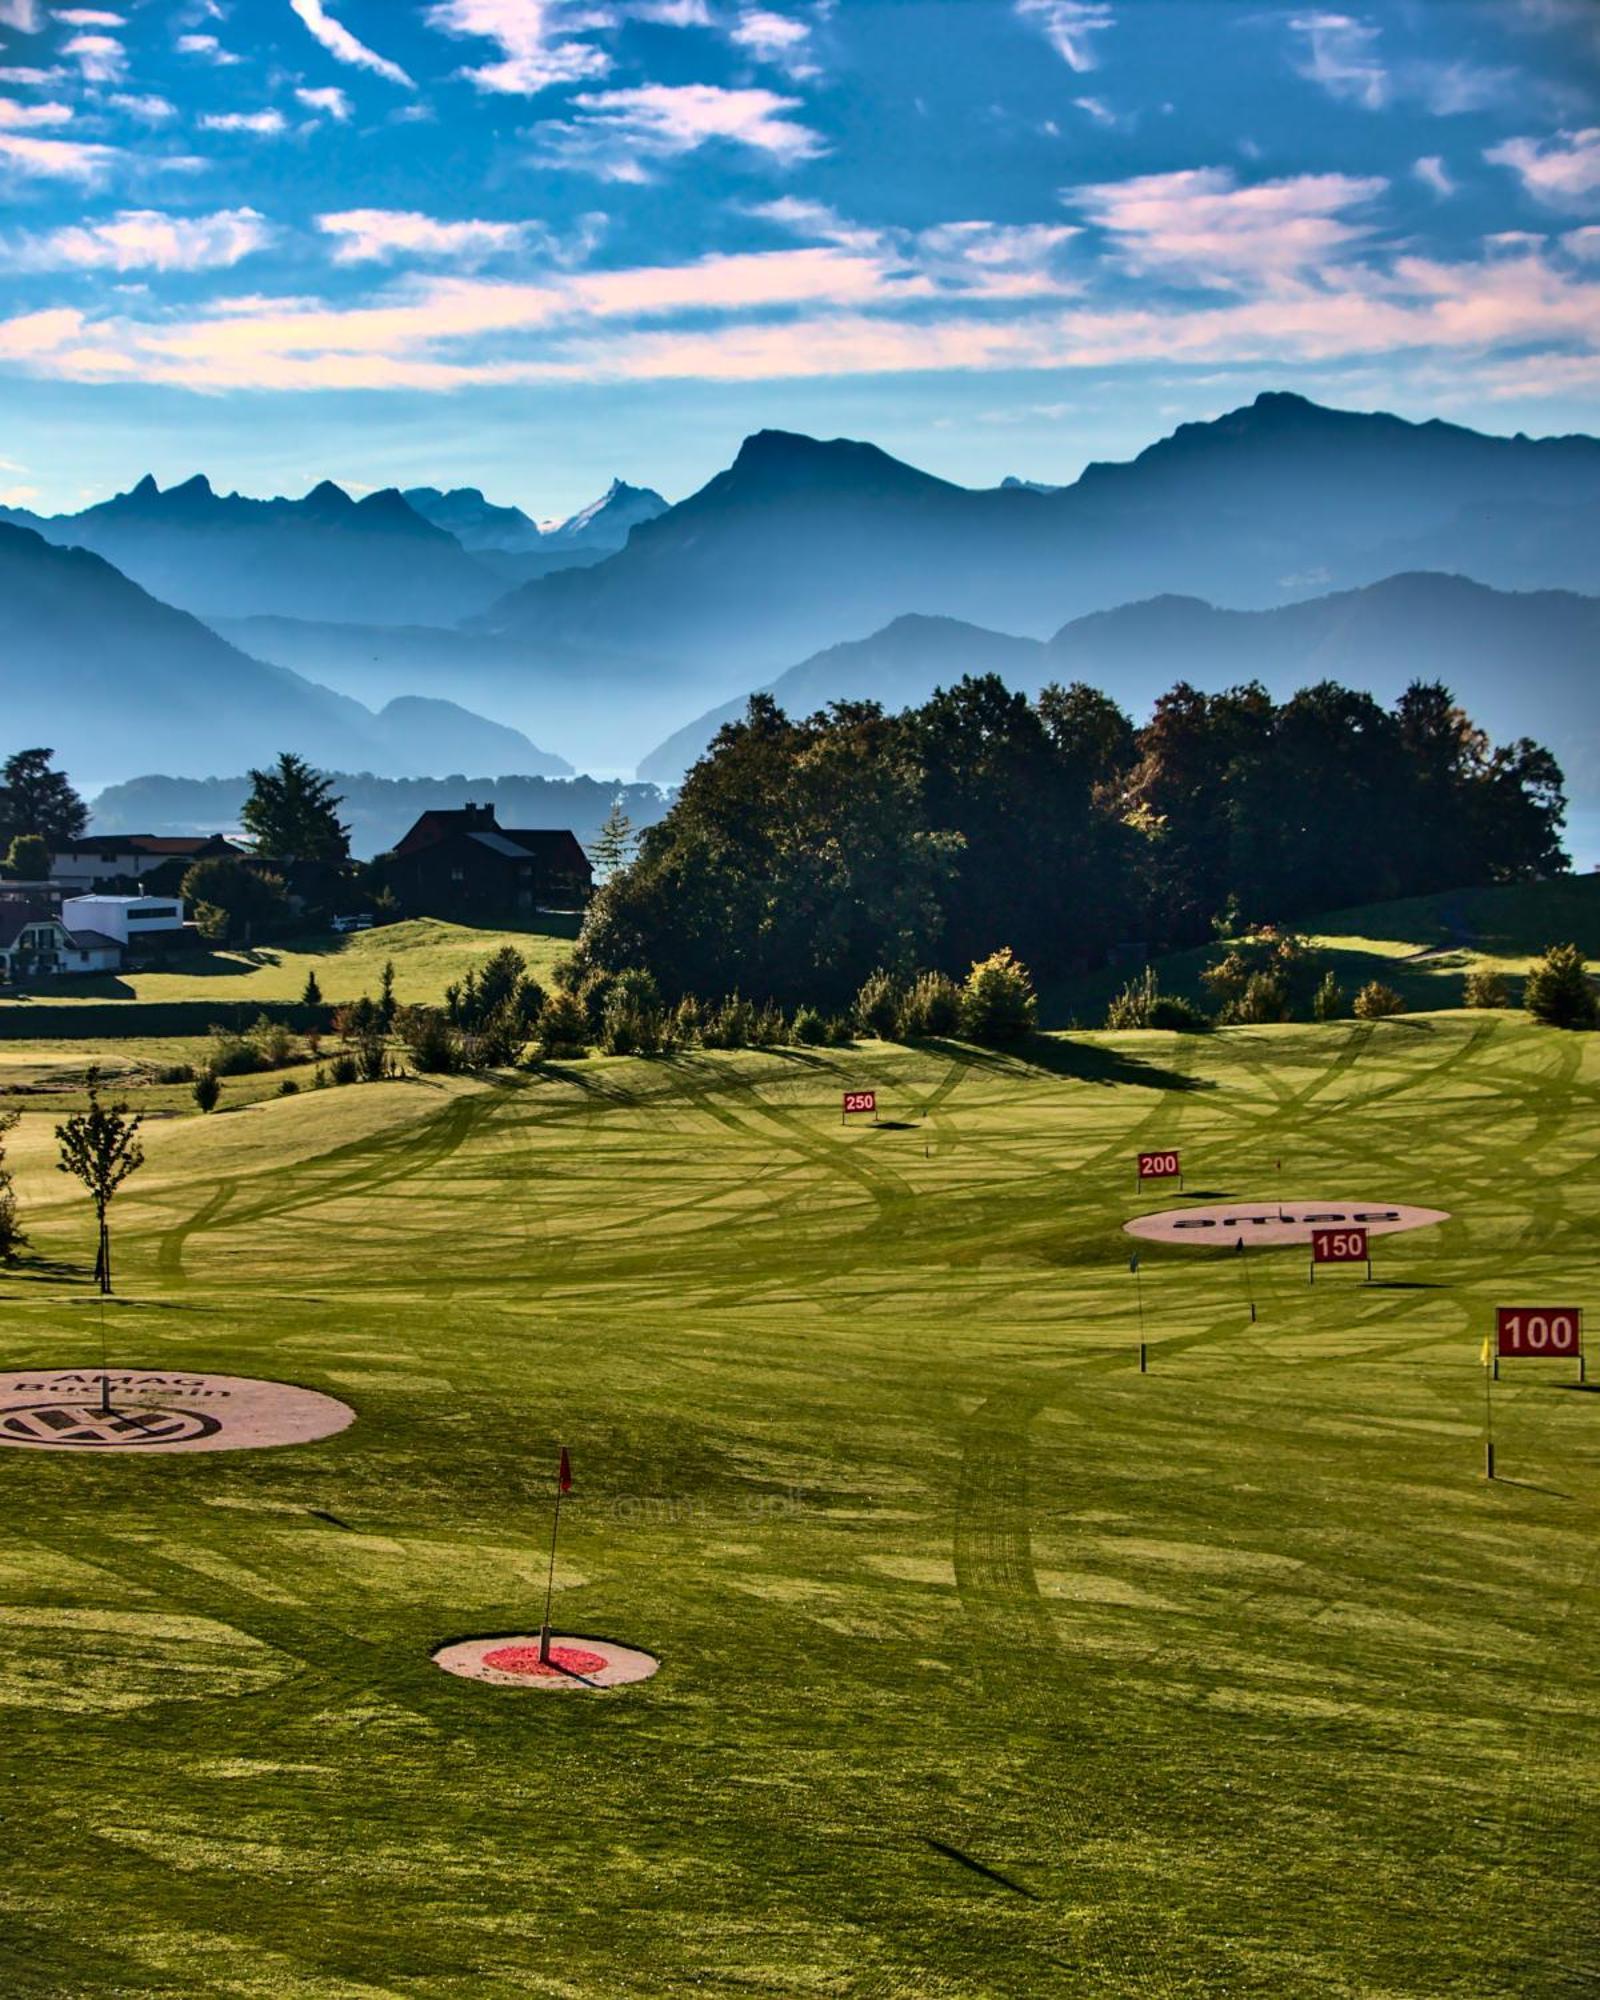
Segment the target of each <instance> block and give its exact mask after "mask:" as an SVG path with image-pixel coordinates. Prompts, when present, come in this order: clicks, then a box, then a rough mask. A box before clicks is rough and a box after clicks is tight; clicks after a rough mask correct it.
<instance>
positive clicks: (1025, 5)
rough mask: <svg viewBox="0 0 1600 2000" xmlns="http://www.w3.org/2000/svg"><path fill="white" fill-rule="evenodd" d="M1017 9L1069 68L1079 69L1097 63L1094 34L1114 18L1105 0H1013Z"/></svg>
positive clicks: (1092, 66)
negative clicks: (1034, 26) (1036, 28)
mask: <svg viewBox="0 0 1600 2000" xmlns="http://www.w3.org/2000/svg"><path fill="white" fill-rule="evenodd" d="M1016 11H1017V13H1018V14H1019V15H1020V16H1021V18H1022V19H1023V20H1024V21H1027V22H1030V23H1032V24H1034V25H1036V26H1037V27H1038V29H1039V32H1040V33H1041V34H1042V35H1043V36H1044V38H1045V40H1046V41H1047V42H1048V43H1049V44H1050V46H1051V48H1053V49H1054V50H1055V52H1056V54H1057V55H1058V56H1060V58H1061V60H1062V61H1063V62H1064V63H1065V64H1066V65H1067V67H1068V69H1073V70H1079V71H1082V70H1086V69H1094V68H1096V67H1097V66H1098V61H1097V58H1096V55H1095V50H1094V41H1093V37H1094V36H1096V35H1100V34H1104V33H1105V31H1106V29H1107V28H1109V27H1110V26H1111V25H1112V22H1113V20H1114V19H1115V16H1114V15H1113V13H1112V10H1111V7H1110V5H1109V4H1108V0H1016Z"/></svg>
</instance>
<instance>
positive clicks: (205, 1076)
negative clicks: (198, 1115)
mask: <svg viewBox="0 0 1600 2000" xmlns="http://www.w3.org/2000/svg"><path fill="white" fill-rule="evenodd" d="M221 1095H222V1079H221V1077H219V1076H218V1075H217V1073H216V1071H215V1070H214V1069H203V1070H201V1072H200V1074H199V1075H198V1076H197V1077H196V1078H195V1080H194V1101H195V1103H196V1104H197V1105H198V1106H199V1107H200V1109H201V1110H202V1111H215V1110H216V1108H217V1099H218V1098H219V1097H220V1096H221Z"/></svg>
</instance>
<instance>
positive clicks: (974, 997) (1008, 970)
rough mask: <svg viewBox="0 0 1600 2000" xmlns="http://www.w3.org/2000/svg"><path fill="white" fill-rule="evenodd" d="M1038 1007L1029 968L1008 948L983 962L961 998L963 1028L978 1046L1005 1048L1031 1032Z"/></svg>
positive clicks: (970, 974)
mask: <svg viewBox="0 0 1600 2000" xmlns="http://www.w3.org/2000/svg"><path fill="white" fill-rule="evenodd" d="M1038 1012H1039V1003H1038V1001H1037V1000H1036V999H1035V998H1034V992H1033V980H1032V979H1031V978H1030V977H1029V974H1028V968H1027V967H1026V966H1025V965H1024V964H1023V963H1022V961H1021V960H1020V959H1018V958H1017V957H1015V956H1014V954H1013V953H1012V950H1011V948H1010V946H1009V945H1006V946H1003V947H1002V948H1001V949H1000V950H999V951H997V952H993V953H991V954H990V956H989V957H988V958H985V959H980V960H979V961H977V962H976V963H975V964H974V965H973V968H972V970H971V971H970V972H969V973H968V974H967V983H966V985H965V987H964V988H963V989H962V994H961V1026H962V1028H963V1030H964V1031H965V1032H966V1033H967V1034H968V1035H969V1036H970V1037H971V1038H972V1040H973V1041H975V1042H984V1043H988V1044H990V1045H991V1046H995V1047H999V1046H1003V1045H1004V1044H1005V1043H1007V1042H1020V1041H1021V1040H1022V1038H1023V1036H1024V1035H1027V1034H1029V1033H1031V1032H1032V1029H1033V1024H1034V1021H1035V1020H1036V1019H1037V1017H1038Z"/></svg>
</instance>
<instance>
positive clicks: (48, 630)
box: [0, 523, 571, 782]
mask: <svg viewBox="0 0 1600 2000" xmlns="http://www.w3.org/2000/svg"><path fill="white" fill-rule="evenodd" d="M0 668H3V675H0V682H3V691H4V703H3V706H0V717H3V721H4V730H5V745H6V747H7V748H10V749H18V748H21V747H23V746H24V745H26V744H48V745H50V746H51V747H52V748H53V749H54V750H55V751H56V753H57V755H58V757H60V758H61V759H62V760H63V761H64V762H65V764H66V765H67V767H68V768H69V769H70V770H72V771H73V772H74V773H75V774H76V775H77V776H78V777H79V778H81V779H83V780H85V781H88V782H92V781H95V780H103V779H110V778H114V777H118V776H126V775H129V774H131V773H133V772H137V771H148V770H169V771H192V772H196V773H203V772H210V771H215V770H218V769H224V770H227V769H243V768H244V767H245V766H246V765H249V764H259V763H262V762H264V761H265V760H266V759H268V758H270V757H271V756H272V755H273V754H274V753H275V752H276V751H278V750H295V751H298V752H300V753H301V754H302V755H303V756H305V757H308V758H310V759H311V760H312V761H314V762H315V763H318V764H327V765H335V766H338V767H341V768H344V769H347V770H356V771H360V770H369V771H374V772H380V773H384V774H389V775H394V776H403V775H409V774H412V773H428V772H432V771H435V770H439V769H445V770H452V769H453V770H471V769H490V770H516V771H526V772H530V773H543V774H549V775H556V774H559V773H562V772H565V771H568V770H570V769H571V766H570V765H568V764H567V763H565V762H564V761H563V760H562V759H561V758H559V757H552V756H550V755H549V754H547V753H546V752H544V751H541V750H539V749H538V748H536V747H535V745H534V744H532V743H531V742H530V741H529V740H528V738H527V737H526V736H524V735H523V734H522V733H521V732H520V731H518V730H514V729H507V728H504V727H502V726H501V725H500V724H498V723H494V722H488V721H485V720H484V718H483V717H481V716H478V715H473V714H471V713H469V712H468V711H467V710H466V709H464V708H461V707H459V706H457V704H456V703H454V702H451V701H443V700H439V699H436V698H426V697H421V698H419V697H415V696H412V697H403V698H400V699H397V700H390V701H388V702H386V703H385V704H384V705H383V706H382V708H381V709H378V710H376V711H374V710H373V709H371V708H368V707H366V706H364V705H363V704H362V703H360V702H358V701H354V700H352V699H351V698H350V697H349V696H348V695H342V694H336V693H334V692H333V690H332V689H330V688H326V687H321V686H319V685H317V684H316V683H315V682H312V681H309V680H306V679H304V678H303V677H302V676H300V675H299V674H295V673H291V672H289V671H288V670H287V669H285V668H283V667H280V666H275V665H271V664H269V663H267V662H265V661H262V660H258V659H253V658H251V657H250V655H249V654H247V653H244V652H241V651H240V650H239V649H238V648H237V647H235V646H231V645H229V644H228V642H227V641H226V640H225V639H222V638H221V637H219V636H218V634H217V633H215V632H213V631H212V630H211V629H210V628H209V627H208V626H206V625H204V624H202V623H201V622H200V620H199V619H197V618H195V617H193V616H192V615H191V614H190V613H188V612H185V611H180V610H177V609H175V608H174V607H173V606H172V605H170V604H163V603H161V602H160V601H159V600H157V599H156V598H154V597H152V596H150V595H149V593H148V592H146V591H144V590H142V589H140V587H139V586H138V585H137V584H136V583H134V582H132V581H131V580H130V579H129V578H128V577H126V576H124V575H123V574H122V573H121V571H120V570H117V569H115V568H114V567H113V566H112V565H111V564H110V563H108V562H107V561H105V559H104V558H103V557H101V556H97V555H94V554H92V553H91V552H90V551H88V550H86V549H78V548H57V547H56V546H55V545H54V544H52V543H50V542H47V541H46V540H45V539H44V538H43V537H42V536H41V535H38V534H35V533H34V532H33V531H32V530H31V529H28V528H19V527H15V526H12V525H10V524H9V523H0Z"/></svg>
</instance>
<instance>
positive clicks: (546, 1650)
mask: <svg viewBox="0 0 1600 2000" xmlns="http://www.w3.org/2000/svg"><path fill="white" fill-rule="evenodd" d="M560 1532H561V1476H560V1474H559V1473H558V1474H557V1475H556V1513H555V1519H554V1521H552V1522H551V1524H550V1575H549V1578H548V1580H547V1581H546V1583H545V1587H544V1623H543V1624H542V1625H541V1626H540V1627H539V1664H540V1666H548V1665H549V1664H550V1599H551V1598H552V1596H554V1594H555V1587H556V1536H557V1535H559V1534H560Z"/></svg>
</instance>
